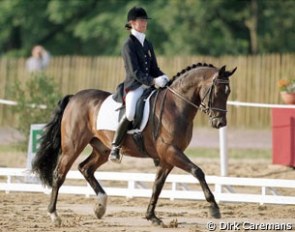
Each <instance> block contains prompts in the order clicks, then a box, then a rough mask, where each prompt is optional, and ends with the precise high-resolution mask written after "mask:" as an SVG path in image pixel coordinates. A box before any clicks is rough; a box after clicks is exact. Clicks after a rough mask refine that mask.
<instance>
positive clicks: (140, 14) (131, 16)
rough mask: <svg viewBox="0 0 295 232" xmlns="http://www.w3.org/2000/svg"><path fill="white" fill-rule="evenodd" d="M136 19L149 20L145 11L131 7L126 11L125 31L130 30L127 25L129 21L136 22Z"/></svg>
mask: <svg viewBox="0 0 295 232" xmlns="http://www.w3.org/2000/svg"><path fill="white" fill-rule="evenodd" d="M138 18H141V19H151V18H149V17H148V15H147V13H146V11H145V9H143V8H142V7H136V6H135V7H132V8H131V9H130V10H129V11H128V15H127V23H126V24H125V27H126V28H127V29H131V26H130V24H129V21H130V20H136V19H138Z"/></svg>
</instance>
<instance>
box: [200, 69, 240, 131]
mask: <svg viewBox="0 0 295 232" xmlns="http://www.w3.org/2000/svg"><path fill="white" fill-rule="evenodd" d="M236 69H237V68H234V69H233V70H232V71H226V70H225V66H223V67H222V68H221V69H219V70H217V72H215V73H214V74H213V75H211V76H209V77H208V78H206V77H205V78H204V81H203V82H202V85H201V89H200V91H199V96H200V99H201V104H200V107H201V109H202V110H203V111H204V112H205V113H207V114H208V116H209V118H210V122H211V126H212V127H214V128H220V127H224V126H226V124H227V120H226V112H227V110H226V102H227V99H228V96H229V94H230V85H229V77H230V76H231V75H232V74H233V73H234V72H235V71H236Z"/></svg>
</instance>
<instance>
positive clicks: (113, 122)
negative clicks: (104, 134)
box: [96, 91, 154, 134]
mask: <svg viewBox="0 0 295 232" xmlns="http://www.w3.org/2000/svg"><path fill="white" fill-rule="evenodd" d="M153 93H154V91H153V92H152V93H151V94H150V95H149V96H148V98H147V99H146V102H145V105H144V110H143V117H142V120H141V123H140V128H139V129H134V130H129V131H128V132H127V133H128V134H133V133H135V132H141V131H143V129H144V128H145V126H146V124H147V122H148V119H149V113H150V101H149V99H150V97H151V96H152V95H153ZM121 106H122V105H121V103H118V102H116V101H114V99H113V98H112V95H110V96H108V97H107V98H106V99H105V100H104V102H103V103H102V105H101V107H100V110H99V112H98V115H97V120H96V129H97V130H110V131H116V130H117V127H118V124H119V110H117V109H118V108H120V107H121ZM116 110H117V111H116Z"/></svg>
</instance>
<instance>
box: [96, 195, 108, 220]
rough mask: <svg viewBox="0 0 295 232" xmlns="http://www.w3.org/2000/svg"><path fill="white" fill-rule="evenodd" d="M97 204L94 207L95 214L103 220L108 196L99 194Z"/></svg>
mask: <svg viewBox="0 0 295 232" xmlns="http://www.w3.org/2000/svg"><path fill="white" fill-rule="evenodd" d="M97 197H98V199H97V202H96V203H95V205H94V213H95V215H96V217H97V218H98V219H101V218H102V216H103V215H104V214H105V212H106V205H107V195H106V194H98V196H97Z"/></svg>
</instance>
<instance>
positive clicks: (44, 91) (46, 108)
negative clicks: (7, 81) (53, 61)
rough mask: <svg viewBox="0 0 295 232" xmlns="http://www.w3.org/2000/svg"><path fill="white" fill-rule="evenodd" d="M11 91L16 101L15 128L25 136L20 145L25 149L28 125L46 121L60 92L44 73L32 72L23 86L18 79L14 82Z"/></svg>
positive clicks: (59, 96)
mask: <svg viewBox="0 0 295 232" xmlns="http://www.w3.org/2000/svg"><path fill="white" fill-rule="evenodd" d="M12 92H13V93H14V96H15V99H16V101H17V102H18V104H17V106H16V107H14V112H15V113H16V116H17V118H18V124H17V129H18V130H19V131H20V132H21V133H22V134H23V135H24V136H25V141H24V143H23V144H22V145H21V147H22V148H23V149H25V148H26V147H27V144H28V139H29V133H30V125H31V124H40V123H47V122H48V121H49V119H50V116H51V113H52V112H53V110H54V108H55V107H56V105H57V102H58V101H59V100H60V98H61V94H60V92H59V90H58V86H57V84H56V83H55V82H54V81H53V79H51V78H50V77H48V76H46V75H45V74H44V73H36V74H33V75H32V78H31V79H30V80H28V81H27V82H26V83H25V85H23V86H22V85H21V83H20V82H19V81H18V82H16V83H15V85H14V87H13V91H12Z"/></svg>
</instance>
